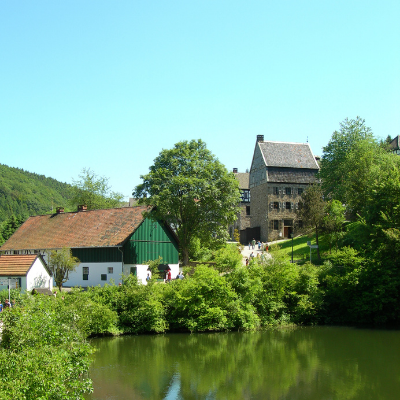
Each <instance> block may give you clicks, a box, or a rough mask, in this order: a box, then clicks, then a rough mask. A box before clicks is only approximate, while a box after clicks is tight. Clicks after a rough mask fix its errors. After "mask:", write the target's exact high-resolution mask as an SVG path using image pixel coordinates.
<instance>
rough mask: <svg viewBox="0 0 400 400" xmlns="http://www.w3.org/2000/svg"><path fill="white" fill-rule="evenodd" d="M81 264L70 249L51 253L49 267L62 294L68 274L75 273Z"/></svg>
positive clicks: (65, 248)
mask: <svg viewBox="0 0 400 400" xmlns="http://www.w3.org/2000/svg"><path fill="white" fill-rule="evenodd" d="M79 263H80V261H79V259H78V258H77V257H74V256H73V255H72V251H71V249H69V248H68V247H63V248H62V249H61V250H51V251H50V252H49V258H48V265H49V267H50V269H51V271H52V273H53V278H54V281H55V283H56V285H57V287H58V289H59V290H60V292H61V287H62V284H63V283H64V282H66V281H67V280H68V274H69V273H70V272H72V271H75V268H76V267H77V266H78V264H79Z"/></svg>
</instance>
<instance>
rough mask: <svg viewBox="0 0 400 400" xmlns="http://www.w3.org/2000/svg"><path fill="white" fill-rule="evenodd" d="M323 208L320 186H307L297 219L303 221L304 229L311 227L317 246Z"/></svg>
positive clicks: (323, 216)
mask: <svg viewBox="0 0 400 400" xmlns="http://www.w3.org/2000/svg"><path fill="white" fill-rule="evenodd" d="M325 207H326V203H325V201H324V197H323V193H322V188H321V185H319V184H317V183H315V184H313V185H309V186H308V187H307V189H306V190H305V192H304V193H303V194H302V196H301V199H300V202H299V209H298V212H297V218H298V219H300V220H302V221H303V225H304V226H305V227H312V228H313V229H314V230H315V241H316V244H317V245H319V231H320V230H321V229H322V227H323V223H324V218H325ZM317 254H318V258H320V254H319V247H318V248H317Z"/></svg>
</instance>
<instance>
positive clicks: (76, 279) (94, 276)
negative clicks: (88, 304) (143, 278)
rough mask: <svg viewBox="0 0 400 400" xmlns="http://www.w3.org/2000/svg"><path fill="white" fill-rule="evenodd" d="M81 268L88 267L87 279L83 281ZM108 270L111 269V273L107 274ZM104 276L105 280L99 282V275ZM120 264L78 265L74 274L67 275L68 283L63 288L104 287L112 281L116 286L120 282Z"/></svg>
mask: <svg viewBox="0 0 400 400" xmlns="http://www.w3.org/2000/svg"><path fill="white" fill-rule="evenodd" d="M83 267H89V277H88V278H89V279H88V280H87V281H86V280H85V281H84V280H83ZM108 268H112V269H113V273H109V270H108ZM102 274H106V275H107V280H105V281H103V280H101V275H102ZM121 275H122V263H121V262H108V263H106V262H104V263H80V264H79V265H78V266H77V267H76V270H75V271H74V272H71V273H70V274H69V275H68V281H67V282H65V283H64V285H63V286H67V287H68V286H82V287H87V286H98V285H100V286H104V284H106V283H108V284H111V281H114V283H115V284H116V285H118V283H120V282H122V280H121Z"/></svg>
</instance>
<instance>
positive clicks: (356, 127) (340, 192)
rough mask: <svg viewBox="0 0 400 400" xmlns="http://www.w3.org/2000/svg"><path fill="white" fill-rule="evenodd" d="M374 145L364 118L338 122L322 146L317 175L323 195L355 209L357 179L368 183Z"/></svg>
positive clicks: (375, 146) (357, 192) (357, 202)
mask: <svg viewBox="0 0 400 400" xmlns="http://www.w3.org/2000/svg"><path fill="white" fill-rule="evenodd" d="M378 148H379V146H378V144H377V142H376V141H375V140H374V138H373V135H372V131H371V128H369V127H367V126H366V125H365V120H363V119H361V118H360V117H357V118H356V119H351V120H349V119H348V118H346V119H345V120H344V121H343V122H341V123H340V130H339V131H335V132H333V134H332V137H331V140H330V141H329V143H328V145H327V146H325V147H324V148H323V155H322V159H321V164H320V165H321V169H320V177H321V179H322V186H323V190H324V193H325V195H326V196H328V197H329V198H332V199H336V200H339V201H340V202H342V203H345V204H346V205H347V206H350V207H352V208H353V211H354V212H355V213H356V212H357V211H359V210H358V208H359V207H358V206H359V202H360V201H361V198H360V197H362V196H357V194H359V193H360V192H361V190H360V189H362V187H360V183H361V182H360V181H362V183H368V172H369V171H370V167H371V165H372V163H373V158H374V157H372V156H373V155H374V153H375V150H376V149H378ZM356 171H357V173H355V172H356ZM356 197H358V198H357V199H356Z"/></svg>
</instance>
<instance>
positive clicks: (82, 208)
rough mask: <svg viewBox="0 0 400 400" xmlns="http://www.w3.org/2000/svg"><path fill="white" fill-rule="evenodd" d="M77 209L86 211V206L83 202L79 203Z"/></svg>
mask: <svg viewBox="0 0 400 400" xmlns="http://www.w3.org/2000/svg"><path fill="white" fill-rule="evenodd" d="M79 211H87V206H85V205H84V204H80V205H79V206H78V212H79Z"/></svg>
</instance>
